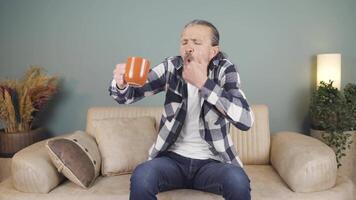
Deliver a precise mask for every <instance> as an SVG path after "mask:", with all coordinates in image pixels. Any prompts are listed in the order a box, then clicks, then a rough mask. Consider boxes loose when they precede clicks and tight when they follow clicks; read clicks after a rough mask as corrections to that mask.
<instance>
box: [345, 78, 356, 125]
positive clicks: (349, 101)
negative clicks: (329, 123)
mask: <svg viewBox="0 0 356 200" xmlns="http://www.w3.org/2000/svg"><path fill="white" fill-rule="evenodd" d="M344 95H345V101H346V109H347V110H348V111H349V112H350V127H351V130H353V131H356V84H352V83H349V84H347V85H346V86H345V88H344Z"/></svg>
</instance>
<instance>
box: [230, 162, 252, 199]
mask: <svg viewBox="0 0 356 200" xmlns="http://www.w3.org/2000/svg"><path fill="white" fill-rule="evenodd" d="M223 180H224V182H223V190H224V191H223V193H224V196H226V197H229V198H227V199H243V200H249V199H251V194H250V193H251V188H250V179H249V178H248V176H247V175H246V173H245V172H244V170H243V169H242V168H240V167H229V168H227V170H226V171H225V173H224V179H223Z"/></svg>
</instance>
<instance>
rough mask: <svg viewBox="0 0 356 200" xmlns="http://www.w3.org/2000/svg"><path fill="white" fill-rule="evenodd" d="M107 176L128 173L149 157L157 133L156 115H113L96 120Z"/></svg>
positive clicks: (95, 126) (102, 169)
mask: <svg viewBox="0 0 356 200" xmlns="http://www.w3.org/2000/svg"><path fill="white" fill-rule="evenodd" d="M92 134H93V135H94V136H95V138H96V141H97V143H98V146H99V149H100V153H101V158H102V166H101V173H102V175H104V176H112V175H120V174H128V173H131V172H132V171H133V169H134V168H135V167H136V166H137V165H138V164H140V163H142V162H144V161H145V160H147V159H148V150H149V148H150V146H151V145H152V144H153V142H154V140H155V138H156V136H157V133H156V130H155V118H154V117H137V118H110V119H101V120H95V121H93V133H92Z"/></svg>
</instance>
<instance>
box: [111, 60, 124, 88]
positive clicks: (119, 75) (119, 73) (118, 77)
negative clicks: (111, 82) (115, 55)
mask: <svg viewBox="0 0 356 200" xmlns="http://www.w3.org/2000/svg"><path fill="white" fill-rule="evenodd" d="M125 68H126V63H120V64H117V65H116V67H115V69H114V71H113V74H114V79H115V81H116V85H117V87H118V88H120V89H124V88H125V87H126V85H127V83H126V82H125V80H124V75H125V71H126V70H125Z"/></svg>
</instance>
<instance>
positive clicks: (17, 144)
mask: <svg viewBox="0 0 356 200" xmlns="http://www.w3.org/2000/svg"><path fill="white" fill-rule="evenodd" d="M46 137H47V132H46V131H45V129H43V128H37V129H33V130H30V131H28V132H17V133H5V132H4V130H3V129H1V130H0V156H1V157H12V156H13V155H14V154H15V153H16V152H18V151H20V150H21V149H23V148H25V147H27V146H29V145H31V144H33V143H35V142H38V141H40V140H43V139H45V138H46Z"/></svg>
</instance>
